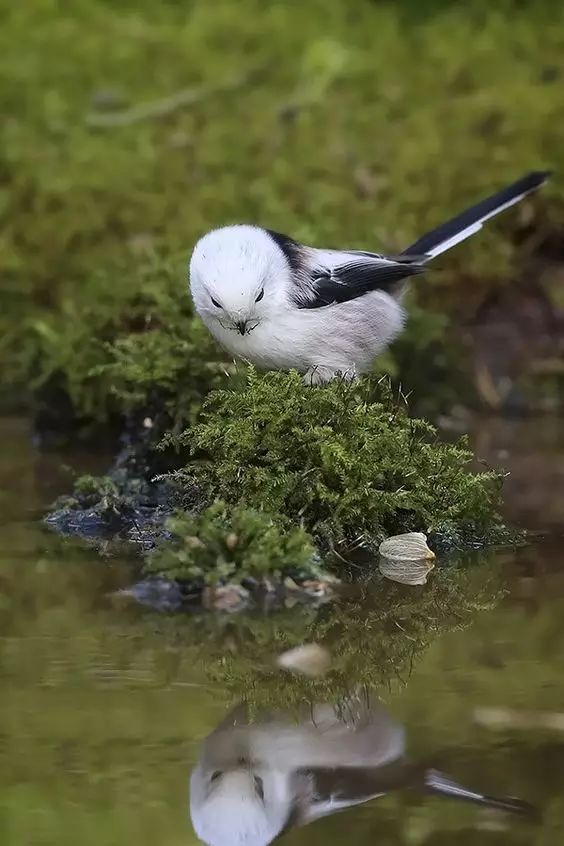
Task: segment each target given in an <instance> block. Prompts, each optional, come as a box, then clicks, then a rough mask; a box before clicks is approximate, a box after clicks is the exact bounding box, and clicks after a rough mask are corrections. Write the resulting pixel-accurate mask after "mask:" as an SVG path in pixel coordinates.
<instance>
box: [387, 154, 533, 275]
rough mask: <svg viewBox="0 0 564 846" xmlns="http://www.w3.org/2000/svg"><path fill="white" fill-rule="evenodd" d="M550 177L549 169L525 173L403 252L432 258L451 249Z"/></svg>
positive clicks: (428, 233)
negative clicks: (525, 174)
mask: <svg viewBox="0 0 564 846" xmlns="http://www.w3.org/2000/svg"><path fill="white" fill-rule="evenodd" d="M549 176H550V171H534V172H533V173H529V174H527V176H523V177H522V178H521V179H518V180H517V182H514V183H513V184H512V185H509V186H508V187H507V188H504V189H503V190H501V191H498V192H497V193H496V194H492V196H491V197H487V198H486V199H485V200H482V201H481V202H479V203H476V205H475V206H472V207H471V208H469V209H466V211H463V212H462V213H461V214H459V215H457V216H456V217H453V218H452V220H449V221H447V222H446V223H443V224H442V226H438V227H437V228H436V229H433V230H432V231H431V232H427V234H426V235H423V236H422V237H421V238H419V240H417V241H415V243H414V244H412V245H411V246H410V247H408V248H407V250H404V251H403V252H404V255H421V254H425V255H427V256H428V258H430V259H431V258H435V256H439V255H440V254H441V253H444V252H445V250H450V248H451V247H454V246H456V244H460V242H461V241H465V240H466V238H469V237H470V236H471V235H474V233H475V232H479V230H480V229H481V228H482V226H483V224H484V223H485V222H486V220H489V219H490V218H491V217H495V215H496V214H499V213H500V212H502V211H505V209H508V208H510V206H513V205H515V203H518V202H519V201H520V200H522V199H523V197H526V196H527V194H530V193H531V191H536V190H537V189H538V188H540V187H541V186H542V185H544V183H545V182H546V180H547V179H548V177H549Z"/></svg>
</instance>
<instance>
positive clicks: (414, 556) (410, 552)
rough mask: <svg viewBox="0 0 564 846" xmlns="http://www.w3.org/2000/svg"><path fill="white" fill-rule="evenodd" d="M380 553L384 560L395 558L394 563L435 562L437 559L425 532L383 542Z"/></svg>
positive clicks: (395, 536) (394, 537)
mask: <svg viewBox="0 0 564 846" xmlns="http://www.w3.org/2000/svg"><path fill="white" fill-rule="evenodd" d="M378 552H379V553H380V555H383V556H384V558H393V559H394V561H421V560H426V561H433V560H434V559H435V553H434V552H433V551H432V550H430V549H429V547H428V546H427V535H424V534H423V532H406V533H405V534H404V535H393V537H391V538H387V539H386V540H385V541H382V543H381V544H380V548H379V550H378Z"/></svg>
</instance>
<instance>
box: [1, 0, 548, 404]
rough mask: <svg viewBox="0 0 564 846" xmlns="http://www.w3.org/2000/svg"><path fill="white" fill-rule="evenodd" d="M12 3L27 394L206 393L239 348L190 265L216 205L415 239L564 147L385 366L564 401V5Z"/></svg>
mask: <svg viewBox="0 0 564 846" xmlns="http://www.w3.org/2000/svg"><path fill="white" fill-rule="evenodd" d="M3 5H4V7H5V8H4V14H3V25H2V29H1V32H0V48H1V49H0V80H1V81H0V106H1V109H2V114H3V120H2V124H1V126H0V211H1V214H2V225H1V229H0V238H1V248H0V273H1V280H2V281H1V285H2V291H1V296H2V310H1V317H0V355H1V358H2V377H3V379H2V381H3V392H2V398H3V400H4V404H12V405H14V404H21V402H22V401H27V402H28V403H29V402H30V401H31V400H33V401H34V402H35V404H36V405H37V404H39V405H40V404H41V402H42V401H44V402H46V403H47V405H49V404H50V403H52V402H53V401H54V398H57V401H58V402H59V404H61V403H62V402H63V399H69V398H70V400H71V403H72V407H73V409H74V411H75V412H78V414H79V415H81V416H83V417H87V418H92V417H94V418H96V419H98V420H102V419H105V418H107V416H108V415H110V416H111V415H112V414H117V415H120V414H122V413H123V411H124V409H129V408H131V406H132V405H133V406H141V405H144V404H145V405H146V404H147V402H148V401H149V399H150V393H151V390H154V389H155V388H156V389H157V390H158V391H160V392H161V393H162V392H164V394H166V395H167V397H168V398H170V399H171V402H172V403H173V404H175V403H177V402H178V404H180V405H182V404H184V405H185V404H186V402H187V403H188V404H189V405H190V404H192V403H194V402H196V403H197V397H198V396H200V395H201V394H202V392H204V393H205V392H206V391H207V389H208V388H209V387H210V384H211V383H212V382H214V380H215V379H216V377H217V373H218V372H221V371H222V369H223V368H222V366H220V364H218V363H221V362H222V361H223V359H224V355H223V354H222V353H221V352H220V351H218V350H217V349H216V347H215V345H214V344H213V343H212V342H211V341H210V340H209V339H208V338H207V335H206V333H204V332H203V330H201V328H200V327H199V325H198V324H196V323H195V322H194V321H193V319H192V317H191V308H190V304H189V302H188V297H187V294H186V267H187V260H188V256H189V253H190V251H191V249H192V246H193V245H194V242H195V241H196V239H197V238H198V237H199V236H200V235H202V234H203V233H204V232H205V231H207V230H208V229H210V228H212V227H214V226H218V225H221V224H225V223H229V222H239V221H241V222H243V221H249V222H260V223H261V224H262V225H264V226H267V227H271V228H273V229H277V230H279V231H283V232H288V233H289V234H292V235H294V236H295V237H297V238H300V239H303V240H305V241H310V242H312V243H314V244H319V245H338V246H346V245H348V246H350V247H364V248H371V249H387V250H389V251H397V250H399V249H401V248H402V247H404V246H406V245H407V244H408V243H410V242H411V241H412V240H413V239H414V238H416V237H417V236H419V235H420V234H421V233H422V232H423V231H425V229H426V228H428V227H432V226H434V225H437V224H438V223H440V222H442V220H443V218H444V217H445V216H447V215H450V214H451V213H455V212H457V211H459V210H461V209H462V208H463V207H464V206H465V205H466V204H468V203H472V202H473V201H476V200H477V199H479V198H481V197H482V196H484V195H486V194H488V193H489V192H491V191H493V190H495V189H497V188H499V187H502V186H503V185H504V184H505V183H507V182H509V181H511V180H513V179H515V178H517V177H519V176H520V175H521V174H522V173H524V172H526V171H528V170H531V169H538V168H551V169H553V170H554V171H555V174H556V175H555V177H554V179H553V181H552V182H551V183H550V184H549V186H548V187H547V188H546V189H544V190H543V191H542V193H541V195H539V196H538V197H535V198H534V199H532V200H531V201H528V202H527V203H524V204H522V205H520V206H519V207H518V208H516V209H513V210H511V211H510V212H508V213H507V214H506V215H504V216H503V218H502V219H501V220H499V221H496V222H495V223H494V224H492V225H490V226H489V227H487V228H486V230H484V231H483V232H482V233H481V234H480V235H479V236H477V237H475V238H473V239H471V241H470V242H468V243H466V244H464V245H462V246H461V247H459V248H458V249H456V250H454V251H453V252H452V253H449V255H448V256H445V257H443V258H442V259H441V261H440V267H439V268H438V269H437V270H433V271H432V273H429V274H428V275H427V276H426V277H425V278H424V279H422V280H418V281H417V297H416V298H415V299H416V300H417V303H416V304H414V306H413V318H412V321H411V324H410V328H409V329H408V332H407V334H406V336H405V337H404V339H403V340H402V341H401V342H400V343H399V344H398V345H397V346H396V347H395V349H394V350H393V352H392V353H391V354H388V355H387V356H385V357H383V359H382V360H381V361H380V362H379V364H378V366H379V367H380V368H381V369H387V370H389V371H391V372H392V373H393V374H394V375H396V376H397V377H398V378H400V379H401V380H402V381H403V383H404V384H405V385H406V386H407V388H408V389H409V390H414V391H415V397H416V398H418V399H420V398H425V397H426V398H427V399H428V397H429V393H430V392H431V391H433V394H434V400H433V401H432V402H428V407H429V408H428V409H427V408H426V407H425V406H423V410H424V411H426V410H430V411H433V410H436V407H438V408H439V409H440V410H445V409H447V410H448V409H449V408H450V407H451V406H452V404H453V403H455V402H456V401H459V400H460V399H463V400H465V401H468V402H472V401H473V400H475V399H476V397H478V398H479V399H480V401H481V402H482V403H485V404H486V405H488V406H489V407H491V408H496V407H497V408H500V407H503V405H504V401H505V399H506V398H507V396H508V395H509V394H511V388H512V387H513V384H514V382H516V383H517V385H518V390H517V393H518V396H517V399H516V400H515V401H516V402H523V403H525V404H526V405H527V404H529V405H531V404H532V405H533V406H541V407H550V408H552V407H554V406H557V405H558V403H559V401H560V398H561V395H562V393H561V388H562V372H561V367H560V366H559V356H560V353H561V352H562V343H563V342H562V334H563V332H562V323H561V319H562V305H563V299H564V297H563V294H562V291H563V290H564V286H563V285H562V284H561V283H562V277H563V271H562V263H561V259H562V237H561V231H562V225H563V223H564V194H563V191H562V179H561V177H560V175H559V174H560V173H561V172H562V170H563V167H562V162H563V160H564V151H563V146H562V143H561V136H562V131H561V128H562V124H563V121H564V98H563V97H562V82H563V79H564V58H563V57H564V8H563V7H562V5H561V4H559V3H555V2H551V0H528V2H520V0H499V2H496V3H491V2H487V0H469V2H464V3H462V2H460V3H459V2H445V0H421V2H417V0H398V2H379V0H355V2H351V3H341V2H327V0H323V1H322V0H311V2H308V3H297V2H270V3H264V2H260V0H238V2H235V0H216V2H213V3H209V2H205V0H190V2H188V1H187V2H180V0H178V2H173V0H170V1H169V2H138V3H134V2H125V1H124V0H121V2H111V3H110V2H103V0H74V2H72V3H61V2H57V0H33V2H29V3H22V4H9V3H8V2H7V0H4V3H3ZM437 264H439V263H437ZM559 321H560V322H559ZM461 326H464V327H465V331H464V333H462V332H461ZM453 327H454V331H453ZM484 327H485V328H484ZM480 333H481V334H480ZM462 341H464V342H465V344H466V345H467V347H465V346H464V345H463V343H462ZM468 349H469V350H470V352H468ZM187 359H190V362H191V363H190V364H189V365H188V364H187V363H186V362H187ZM187 368H188V370H187ZM508 380H509V382H508ZM195 381H197V382H198V387H197V389H196V390H195V391H194V389H193V387H192V394H191V395H190V397H188V400H187V399H186V396H182V397H181V394H183V388H182V386H183V385H186V383H187V382H190V384H191V385H192V386H193V385H194V382H195ZM508 384H509V389H508ZM194 394H195V395H196V396H194ZM510 399H511V397H510ZM514 399H515V398H514Z"/></svg>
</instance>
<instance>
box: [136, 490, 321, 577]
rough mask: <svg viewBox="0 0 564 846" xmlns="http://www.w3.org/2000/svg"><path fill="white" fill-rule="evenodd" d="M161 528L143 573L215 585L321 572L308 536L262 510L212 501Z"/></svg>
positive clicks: (175, 517) (181, 515) (175, 516)
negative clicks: (161, 535) (160, 536)
mask: <svg viewBox="0 0 564 846" xmlns="http://www.w3.org/2000/svg"><path fill="white" fill-rule="evenodd" d="M165 531H166V540H163V541H161V542H160V544H159V545H158V546H157V547H156V549H155V550H154V551H153V552H152V553H151V554H150V555H149V557H148V560H147V562H146V564H145V571H146V572H147V573H156V574H158V575H160V576H165V577H166V578H168V579H171V580H177V581H189V582H191V583H196V584H202V583H203V584H217V583H218V582H220V583H221V582H240V581H242V580H244V579H246V578H252V579H255V580H257V581H261V580H263V579H264V578H270V579H275V580H280V579H281V578H282V577H283V576H295V577H301V578H304V577H305V576H307V577H311V576H313V575H318V574H319V573H320V568H319V566H318V565H316V559H315V548H314V545H313V543H312V541H311V538H310V537H309V536H308V534H307V533H306V532H305V531H304V530H303V529H299V528H296V527H292V526H286V529H285V531H283V530H282V529H281V528H280V526H278V525H276V523H275V522H274V520H273V519H272V518H271V517H269V515H268V514H266V513H264V512H262V511H255V510H253V509H250V508H244V507H234V508H229V507H228V506H226V505H225V503H223V502H216V503H214V504H213V505H211V506H209V507H208V508H205V509H204V510H203V511H201V512H200V513H199V514H197V515H196V516H190V515H189V514H183V513H178V514H176V515H173V516H172V517H170V518H169V519H168V520H167V521H166V523H165Z"/></svg>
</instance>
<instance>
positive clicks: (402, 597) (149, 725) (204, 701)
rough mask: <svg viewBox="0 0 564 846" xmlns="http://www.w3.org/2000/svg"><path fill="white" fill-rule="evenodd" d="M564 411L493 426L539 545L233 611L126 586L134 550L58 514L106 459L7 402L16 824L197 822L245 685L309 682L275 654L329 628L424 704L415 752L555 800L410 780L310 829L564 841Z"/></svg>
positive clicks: (543, 844) (2, 805) (373, 837)
mask: <svg viewBox="0 0 564 846" xmlns="http://www.w3.org/2000/svg"><path fill="white" fill-rule="evenodd" d="M562 425H563V424H562V421H551V420H547V421H544V422H541V423H539V422H538V421H530V422H525V423H519V424H513V425H511V424H508V423H500V422H495V423H492V424H489V425H486V424H484V425H483V426H482V427H481V428H480V430H478V431H476V433H475V436H474V443H475V445H476V447H477V450H478V452H479V453H480V455H481V456H483V457H484V458H486V459H487V460H488V461H489V462H490V463H492V464H494V465H497V466H499V465H504V466H506V467H508V468H510V469H511V471H512V475H511V477H510V478H509V480H508V484H507V495H506V497H507V513H508V516H509V517H510V518H512V519H514V520H515V521H516V522H517V523H518V524H520V525H524V526H528V527H529V528H532V529H534V530H537V531H538V532H539V536H538V539H536V540H535V542H534V543H532V544H531V545H530V546H528V547H526V548H522V549H519V550H514V551H513V550H510V551H508V550H504V551H497V552H495V551H490V552H488V553H485V554H480V555H475V556H470V557H468V558H467V559H466V560H465V561H464V562H460V561H459V562H457V561H452V560H447V561H443V562H441V561H439V562H438V564H439V566H438V567H437V568H436V569H435V570H434V571H433V573H432V574H431V576H430V578H429V581H428V582H427V584H426V585H424V586H406V585H396V584H393V583H391V582H389V581H387V580H384V579H383V578H382V577H379V578H378V579H376V580H375V581H374V583H373V584H372V586H370V587H368V588H367V589H366V590H367V593H366V595H365V596H364V599H363V600H362V601H361V602H357V603H356V604H353V605H352V606H349V607H343V608H342V609H338V610H331V611H328V610H327V609H322V610H321V611H320V612H309V613H308V614H307V615H306V616H305V618H303V617H302V618H301V619H299V620H298V617H299V614H298V615H296V614H292V613H288V612H285V614H284V615H283V616H281V617H277V618H272V619H266V618H263V617H261V616H260V615H258V617H256V618H255V619H254V620H251V621H248V622H243V621H237V622H233V621H230V620H225V619H223V620H210V619H209V618H206V619H204V618H200V619H188V618H185V617H177V618H170V617H167V616H165V615H159V614H156V613H151V612H148V611H146V610H142V609H139V608H135V607H130V606H125V605H123V604H122V603H119V602H117V601H116V600H115V599H112V597H111V594H112V592H113V591H114V590H115V589H116V588H119V587H121V586H124V585H127V584H128V582H129V581H130V580H131V566H132V562H131V561H128V560H126V559H125V558H124V559H123V560H121V559H120V558H118V557H115V556H114V557H107V558H100V557H99V556H98V554H97V553H94V552H93V551H91V550H89V549H87V548H85V547H84V545H83V544H80V543H74V542H71V541H68V540H61V539H59V538H57V537H55V536H53V535H50V534H49V533H47V532H46V531H45V530H44V529H43V528H42V527H41V525H40V523H39V522H38V518H39V517H40V515H41V514H42V513H43V511H44V509H45V507H46V505H47V504H48V503H49V502H51V501H52V499H53V498H54V497H55V496H56V495H57V494H58V493H60V492H62V491H65V490H68V489H69V488H70V486H71V483H72V474H71V472H70V470H69V469H68V468H65V463H72V464H73V465H74V467H76V468H79V469H80V470H81V471H84V470H91V469H94V468H95V467H96V465H98V467H99V459H93V458H91V457H89V456H88V455H79V454H75V455H73V456H68V455H67V456H64V457H61V456H57V455H49V456H46V455H41V454H39V453H37V452H36V451H34V450H33V448H32V447H31V445H30V440H29V433H28V432H27V430H26V426H25V424H24V423H23V422H21V421H18V420H5V421H3V422H1V423H0V489H1V492H0V506H1V508H0V541H1V542H0V558H1V561H0V637H1V641H0V844H1V846H32V845H33V846H66V845H67V844H69V846H70V844H72V846H78V844H80V846H89V845H90V844H96V846H114V844H115V846H117V844H120V846H121V844H126V843H127V844H139V846H145V844H146V845H147V846H149V844H151V846H152V845H153V844H159V846H179V844H190V843H195V842H196V837H195V835H194V833H193V830H192V827H191V824H190V817H189V809H188V783H189V777H190V772H191V770H192V768H193V767H194V765H195V763H196V761H197V759H198V756H199V748H200V743H201V741H202V739H203V738H204V737H206V735H208V734H209V732H211V731H212V730H213V729H214V728H215V727H216V726H217V724H218V723H219V722H220V721H221V720H222V719H223V718H224V716H225V714H226V713H227V711H228V709H229V708H230V707H231V706H232V705H233V703H234V702H235V701H237V699H238V698H239V697H240V696H241V695H243V694H244V695H245V696H246V698H248V699H249V701H250V702H251V704H253V702H256V703H258V704H264V703H265V702H268V701H275V702H276V705H277V706H278V708H279V709H283V708H284V707H285V705H286V704H287V703H286V699H287V700H288V704H289V703H290V702H291V701H292V702H294V703H295V702H300V701H302V702H303V701H304V697H305V696H306V687H305V686H304V684H305V683H303V682H300V681H299V680H297V681H296V682H295V683H293V682H291V681H290V679H289V677H286V676H284V681H283V682H282V681H279V680H278V677H279V676H280V674H277V673H276V672H275V671H273V670H272V665H273V657H274V656H275V655H276V654H277V652H279V651H280V648H282V647H284V646H288V645H292V643H295V642H299V641H300V639H301V638H302V637H303V639H306V640H311V639H312V638H313V637H315V636H316V633H317V634H319V635H320V636H321V635H323V638H324V639H326V640H328V641H330V643H331V648H332V651H333V652H334V654H335V655H336V656H337V664H338V669H339V674H340V676H339V678H340V684H341V686H342V684H343V680H344V681H345V682H346V683H347V684H349V685H350V689H351V690H352V689H355V686H356V685H357V684H358V683H359V682H362V684H363V685H364V686H367V687H370V688H371V696H372V698H373V701H376V700H377V699H378V698H379V699H380V700H381V701H382V702H383V703H384V704H385V706H386V708H387V710H388V712H389V713H390V714H392V715H393V717H394V718H395V719H396V720H398V721H401V723H402V724H403V725H404V726H405V731H406V737H407V747H408V751H409V753H410V755H411V757H412V758H413V759H414V760H424V761H429V762H432V763H433V764H434V765H436V766H438V767H440V769H441V770H442V771H444V772H448V773H449V774H450V775H451V776H452V777H453V778H456V780H457V781H459V782H462V783H464V784H466V785H468V786H469V787H472V788H475V789H477V790H480V791H484V792H487V793H490V794H496V795H512V796H518V797H521V798H522V799H526V800H528V801H529V802H531V803H534V804H535V805H538V806H539V808H540V809H541V811H542V820H541V822H540V823H538V824H533V823H530V822H528V821H525V820H521V819H519V818H515V817H512V816H507V815H504V814H500V813H492V812H486V811H484V809H480V808H476V807H474V806H470V805H467V804H461V803H459V802H456V801H453V800H448V799H442V798H427V797H423V796H422V795H421V794H420V793H418V792H417V791H413V790H403V791H398V792H392V793H390V794H389V795H387V796H385V797H383V798H380V799H376V800H374V801H372V802H370V803H368V804H365V805H362V806H359V807H356V808H352V809H350V810H347V811H346V812H344V813H341V814H336V815H332V816H327V817H325V818H324V819H321V820H319V821H317V822H314V823H312V824H311V825H308V826H307V827H305V828H300V829H294V830H292V831H290V832H288V833H287V834H286V835H284V837H285V840H286V841H287V842H288V843H292V842H293V843H306V842H307V843H308V844H313V843H319V844H321V843H323V844H335V845H336V844H339V843H342V842H343V841H346V843H347V844H351V846H352V844H366V846H368V844H370V846H372V844H405V846H432V844H437V845H438V844H447V843H448V844H451V843H455V844H458V845H459V846H462V844H490V843H492V844H497V843H500V844H535V846H549V844H550V846H562V844H564V536H563V532H564V528H563V527H564V438H563V437H562ZM392 606H393V609H394V611H393V614H392V615H391V616H390V607H392ZM319 693H320V690H319V688H318V689H317V690H316V696H318V695H319ZM325 693H326V696H327V698H330V697H331V696H332V695H333V693H334V691H332V690H331V689H330V685H329V686H328V687H327V689H326V690H325ZM235 817H236V813H235V812H234V818H233V831H235V829H236V825H237V823H236V819H235ZM228 830H229V826H228ZM231 842H233V843H235V842H236V841H235V839H233V840H232V841H231ZM225 846H230V844H229V843H228V842H226V843H225Z"/></svg>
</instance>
